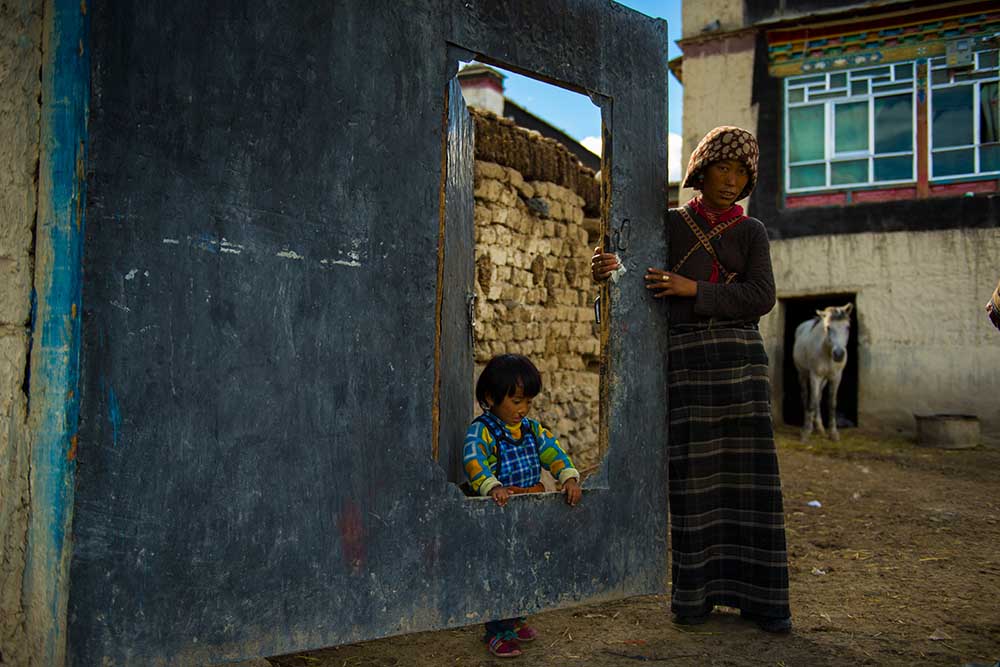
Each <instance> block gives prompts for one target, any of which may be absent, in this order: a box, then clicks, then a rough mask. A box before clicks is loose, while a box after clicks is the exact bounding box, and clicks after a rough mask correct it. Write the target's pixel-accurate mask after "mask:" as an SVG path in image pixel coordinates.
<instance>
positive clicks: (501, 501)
mask: <svg viewBox="0 0 1000 667" xmlns="http://www.w3.org/2000/svg"><path fill="white" fill-rule="evenodd" d="M490 498H492V499H493V502H495V503H496V504H497V505H499V506H500V507H503V506H504V505H506V504H507V501H508V500H510V491H508V490H507V489H505V488H503V487H502V486H494V487H493V488H492V489H490Z"/></svg>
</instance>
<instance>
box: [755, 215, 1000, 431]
mask: <svg viewBox="0 0 1000 667" xmlns="http://www.w3.org/2000/svg"><path fill="white" fill-rule="evenodd" d="M771 255H772V258H773V260H774V274H775V281H776V283H777V287H778V298H779V299H782V298H788V297H798V296H808V295H821V294H826V293H843V292H856V293H857V301H856V306H857V317H858V330H857V331H854V332H852V335H857V336H859V338H858V354H859V358H858V373H859V377H858V392H859V395H858V419H859V422H860V424H861V425H862V426H869V425H871V426H877V427H887V428H894V429H901V430H903V431H905V432H912V431H913V430H914V429H915V424H914V420H913V414H914V413H917V414H936V413H961V414H975V415H978V416H979V418H980V420H981V426H982V432H983V436H984V440H986V441H988V444H996V443H998V442H1000V399H998V398H997V397H998V396H1000V374H998V373H997V370H996V369H997V368H1000V336H998V334H997V332H996V330H995V329H993V327H992V326H991V325H990V324H989V322H988V321H987V319H986V316H985V313H984V310H983V308H984V306H985V304H986V301H987V300H988V299H989V296H990V293H991V292H992V290H993V288H994V287H995V286H996V273H997V267H998V266H1000V230H996V229H966V230H948V231H934V232H895V233H880V234H876V233H868V234H845V235H839V236H821V237H807V238H799V239H789V240H782V241H774V242H772V244H771ZM783 317H784V315H783V309H782V308H781V307H780V306H779V307H778V308H775V309H774V310H773V311H772V312H771V314H770V315H768V316H767V317H766V318H764V320H762V322H761V326H762V333H763V335H764V338H765V340H766V342H767V346H768V354H769V355H770V357H771V374H772V380H773V381H774V382H775V395H776V397H778V396H780V395H781V391H780V385H779V384H778V383H780V381H781V368H782V363H783V362H785V363H791V361H790V359H789V358H788V351H787V350H783V343H782V334H783V331H784V321H783ZM780 414H781V413H780V404H779V402H778V401H775V417H776V418H778V419H780Z"/></svg>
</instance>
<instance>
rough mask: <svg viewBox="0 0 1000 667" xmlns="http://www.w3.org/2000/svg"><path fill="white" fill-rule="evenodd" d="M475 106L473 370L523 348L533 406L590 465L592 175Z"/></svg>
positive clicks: (594, 412) (594, 454) (594, 340)
mask: <svg viewBox="0 0 1000 667" xmlns="http://www.w3.org/2000/svg"><path fill="white" fill-rule="evenodd" d="M473 115H474V118H475V120H476V158H477V160H476V166H475V225H476V249H475V256H476V281H475V283H476V285H475V290H476V297H477V299H476V318H475V319H476V323H475V327H474V330H475V362H476V376H477V377H478V374H479V371H481V370H482V368H483V365H485V364H486V362H487V361H489V359H490V357H492V356H493V355H496V354H501V353H504V352H514V353H519V354H524V355H526V356H528V357H530V358H531V359H532V360H533V361H534V362H535V364H536V365H537V366H538V368H539V370H540V371H541V372H542V379H543V391H542V394H541V396H540V397H539V398H538V399H537V400H536V402H535V407H534V408H533V411H534V416H535V417H536V418H537V419H539V421H541V422H542V423H543V424H545V425H546V426H548V427H549V428H551V429H553V430H554V431H555V433H556V435H557V436H558V437H559V439H560V442H561V443H562V444H563V446H564V447H565V448H566V449H567V450H568V451H569V453H570V454H571V456H572V457H573V459H574V463H575V464H576V466H577V467H578V468H580V469H581V471H584V472H589V471H591V470H593V469H594V468H595V467H596V466H597V464H598V463H599V462H600V458H601V453H600V452H599V451H598V438H597V431H598V397H599V391H598V368H599V360H600V343H599V337H598V329H597V326H596V323H595V321H594V308H593V302H594V298H595V297H596V295H597V292H598V290H597V288H596V286H595V285H594V284H593V283H592V282H591V279H590V255H591V251H592V248H593V247H594V245H593V244H594V243H596V238H595V237H596V235H597V232H598V229H599V221H598V220H597V216H598V215H599V214H598V211H597V210H595V209H596V206H597V202H598V200H599V194H600V188H599V184H598V182H597V180H596V179H595V177H594V173H593V172H592V171H591V170H589V169H587V168H585V167H583V166H582V165H580V164H579V162H577V161H576V159H575V158H573V157H572V155H571V154H569V151H567V150H566V149H565V148H564V147H563V146H562V145H560V144H558V143H556V142H555V141H552V140H550V139H545V138H542V137H540V136H539V135H538V134H537V133H533V132H530V131H528V130H525V129H523V128H519V127H517V126H515V125H514V124H513V123H511V122H510V121H507V120H504V119H501V118H498V117H496V116H494V115H492V114H488V113H483V112H479V111H474V112H473ZM488 158H492V160H491V159H488ZM511 164H515V165H518V166H519V167H520V168H521V169H517V168H514V167H512V166H510V165H511ZM522 170H523V171H522ZM523 172H528V175H527V177H526V175H525V173H523ZM541 176H544V177H545V178H544V180H543V179H542V178H538V180H532V177H536V178H537V177H541ZM588 202H589V203H588Z"/></svg>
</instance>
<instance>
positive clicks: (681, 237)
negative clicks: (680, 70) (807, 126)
mask: <svg viewBox="0 0 1000 667" xmlns="http://www.w3.org/2000/svg"><path fill="white" fill-rule="evenodd" d="M758 155H759V150H758V147H757V140H756V139H755V138H754V136H753V135H752V134H750V133H749V132H747V131H746V130H743V129H740V128H738V127H731V126H723V127H717V128H715V129H714V130H712V131H711V132H709V133H708V134H707V135H705V138H704V139H702V140H701V143H699V144H698V147H697V148H696V149H695V151H694V153H692V155H691V159H690V161H689V162H688V168H687V175H686V176H685V177H684V187H690V188H694V189H695V190H699V191H700V192H701V194H700V195H699V196H697V197H695V198H694V199H692V200H691V201H689V202H688V203H687V204H685V205H684V206H683V207H681V208H678V209H670V210H669V211H668V212H667V216H666V225H667V238H668V245H669V253H668V255H669V264H668V266H669V267H670V268H669V269H660V268H652V267H651V268H649V269H648V270H647V272H646V275H645V280H646V289H648V290H650V293H651V295H652V296H653V298H655V299H662V300H663V301H664V306H665V309H666V311H667V316H668V317H669V326H670V344H669V388H670V406H669V407H670V433H669V440H668V446H669V452H668V459H669V483H670V488H669V498H670V526H671V553H672V559H671V575H672V581H673V587H672V591H671V611H673V613H674V622H675V623H677V624H680V625H698V624H701V623H704V622H706V621H708V620H709V614H711V612H712V609H713V607H714V606H715V605H725V606H727V607H734V608H737V609H739V610H740V613H741V615H742V616H743V617H744V618H746V619H749V620H751V621H754V622H755V623H757V625H759V626H760V628H761V629H763V630H765V631H768V632H778V633H785V632H789V631H790V630H791V627H792V623H791V614H790V610H789V606H788V555H787V551H786V548H785V522H784V512H783V508H782V499H781V480H780V478H779V475H778V459H777V455H776V452H775V447H774V429H773V426H772V423H771V387H770V381H769V379H768V372H767V363H768V359H767V354H766V353H765V351H764V345H763V341H762V339H761V337H760V333H759V332H758V330H757V323H758V321H759V319H760V317H761V316H763V315H765V314H767V313H768V312H769V311H770V310H771V308H773V307H774V303H775V295H774V275H773V273H772V270H771V255H770V249H769V245H768V241H767V231H766V230H765V228H764V225H763V224H762V223H761V222H760V221H759V220H757V219H755V218H749V217H747V216H745V215H744V214H743V208H742V207H740V206H738V205H736V202H737V201H738V200H740V199H743V198H745V197H747V196H748V195H749V194H750V192H751V191H752V190H753V188H754V186H755V185H756V183H757V158H758ZM618 267H619V263H618V258H617V257H616V256H615V255H614V254H611V253H605V252H603V249H602V248H600V247H598V248H596V249H595V250H594V256H593V258H592V260H591V270H592V275H593V278H594V280H597V281H603V280H606V279H607V278H608V277H609V276H610V275H611V273H612V272H613V271H614V270H615V269H617V268H618Z"/></svg>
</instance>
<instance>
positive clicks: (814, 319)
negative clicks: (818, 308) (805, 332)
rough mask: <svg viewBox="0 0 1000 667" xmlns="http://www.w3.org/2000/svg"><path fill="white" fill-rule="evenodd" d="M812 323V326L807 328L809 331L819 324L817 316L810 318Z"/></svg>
mask: <svg viewBox="0 0 1000 667" xmlns="http://www.w3.org/2000/svg"><path fill="white" fill-rule="evenodd" d="M812 323H813V325H812V326H811V327H809V330H810V331H812V330H813V329H815V328H816V325H817V324H819V315H816V316H814V317H813V318H812Z"/></svg>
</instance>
